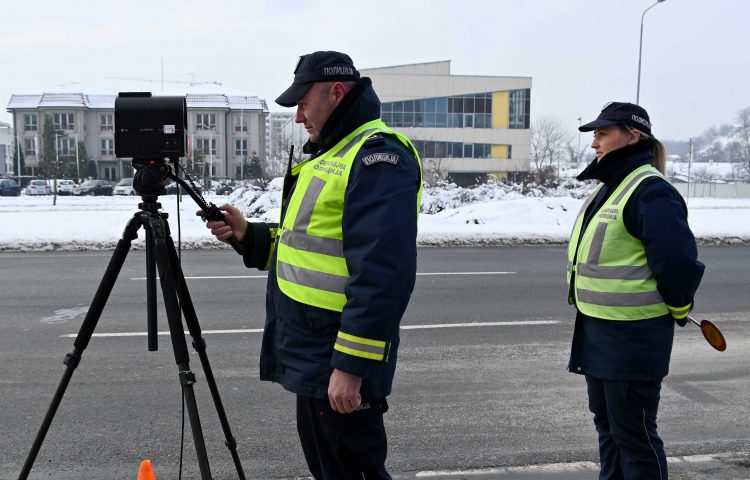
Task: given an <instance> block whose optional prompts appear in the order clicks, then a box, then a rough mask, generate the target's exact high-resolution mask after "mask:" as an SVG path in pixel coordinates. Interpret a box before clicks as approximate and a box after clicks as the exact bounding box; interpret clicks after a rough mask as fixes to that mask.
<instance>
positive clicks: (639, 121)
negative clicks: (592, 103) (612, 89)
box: [578, 102, 652, 136]
mask: <svg viewBox="0 0 750 480" xmlns="http://www.w3.org/2000/svg"><path fill="white" fill-rule="evenodd" d="M618 124H623V125H627V126H629V127H633V128H636V129H638V130H640V131H641V132H643V133H645V134H646V135H648V136H652V135H651V120H650V119H649V118H648V112H646V109H644V108H643V107H641V106H640V105H636V104H634V103H627V102H608V103H607V104H605V105H604V107H602V111H601V112H600V113H599V116H598V117H597V118H596V120H594V121H593V122H589V123H587V124H585V125H581V126H580V127H578V130H580V131H581V132H590V131H591V130H594V129H596V128H601V127H606V126H608V125H618Z"/></svg>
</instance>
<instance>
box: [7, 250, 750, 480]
mask: <svg viewBox="0 0 750 480" xmlns="http://www.w3.org/2000/svg"><path fill="white" fill-rule="evenodd" d="M700 253H701V258H702V260H703V261H704V263H706V265H707V272H706V275H705V277H704V281H703V285H702V287H701V289H700V291H699V294H698V296H697V298H696V305H697V307H696V310H695V315H696V316H698V317H705V318H710V319H712V320H715V321H716V323H717V324H719V325H720V327H721V328H722V330H723V331H724V333H725V336H726V337H727V339H728V342H729V347H728V349H727V351H726V352H724V353H718V352H716V351H714V350H712V349H711V348H710V347H709V346H708V345H707V344H706V343H705V341H704V340H703V337H702V336H701V335H700V332H699V330H698V329H697V328H695V327H691V326H688V327H685V328H683V329H678V331H677V335H676V341H675V347H674V350H673V355H672V369H671V370H672V371H671V374H670V376H669V377H668V378H667V379H666V381H665V384H664V388H663V390H662V403H661V409H660V419H659V425H660V433H661V435H662V437H663V439H664V441H665V444H666V445H667V449H668V455H670V456H672V457H682V456H691V457H688V458H700V457H695V455H703V454H725V455H727V456H729V457H730V458H731V459H732V461H731V462H733V463H732V466H733V468H735V470H733V471H732V472H733V473H725V474H724V475H725V476H723V477H722V476H721V474H719V473H716V472H718V470H711V472H713V473H708V474H706V475H707V476H700V475H698V474H695V475H694V476H679V475H681V474H680V473H679V472H680V469H681V468H683V467H682V466H681V465H682V464H673V472H674V477H675V478H681V479H682V478H685V479H687V478H694V479H698V478H712V479H718V478H726V479H730V478H731V479H733V480H736V479H738V478H749V477H750V468H748V465H750V461H749V460H748V459H749V458H750V456H749V455H748V452H750V427H749V426H748V417H749V416H750V415H748V414H749V413H750V403H749V402H748V392H750V375H749V369H748V367H749V365H750V361H749V360H750V353H748V352H750V294H749V293H748V292H750V289H748V278H750V247H747V246H735V247H702V248H701V252H700ZM110 257H111V252H91V253H34V254H0V369H2V371H1V372H0V406H2V408H0V426H2V428H3V434H2V435H0V478H3V479H6V478H16V476H17V475H18V472H19V471H20V468H21V465H22V464H23V461H24V459H25V458H26V455H27V453H28V451H29V449H30V447H31V444H32V442H33V439H34V437H35V435H36V432H37V430H38V428H39V426H40V425H41V422H42V418H43V416H44V414H45V412H46V409H47V407H48V405H49V404H50V401H51V399H52V395H53V393H54V391H55V389H56V388H57V384H58V382H59V380H60V378H61V376H62V374H63V371H64V369H65V367H64V365H63V364H62V360H63V358H64V357H65V354H66V353H67V352H69V351H71V350H72V346H73V340H74V339H73V338H71V337H70V336H69V335H71V334H72V335H73V336H75V334H76V333H77V332H78V329H79V327H80V326H81V323H82V320H83V318H84V316H85V312H86V309H87V307H88V305H89V304H90V302H91V300H92V298H93V296H94V292H95V291H96V288H97V286H98V285H99V282H100V280H101V278H102V275H103V273H104V270H105V268H106V265H107V263H108V261H109V259H110ZM564 257H565V255H564V251H563V249H562V248H559V247H550V248H546V247H529V248H522V247H517V248H450V249H420V250H419V271H420V276H419V277H418V279H417V286H416V289H415V292H414V295H413V297H412V301H411V304H410V305H409V308H408V310H407V314H406V316H405V318H404V319H403V322H402V327H403V330H402V347H401V349H400V352H399V367H398V371H397V376H396V381H395V385H394V394H393V395H392V396H391V397H390V399H389V403H390V404H391V410H390V411H389V413H388V414H387V415H386V422H387V428H388V430H389V446H390V454H389V457H388V466H389V469H390V470H391V471H392V473H394V474H395V476H396V477H398V478H414V477H415V476H416V474H417V472H423V474H425V475H429V472H426V471H431V472H432V475H433V476H438V475H439V474H438V473H437V472H438V471H441V470H447V471H453V472H454V474H453V475H454V476H447V475H449V474H448V473H446V474H445V475H446V476H444V477H440V478H465V477H464V476H461V474H457V473H455V471H457V470H465V471H470V472H475V473H476V472H482V471H484V472H492V471H496V472H499V471H500V470H501V469H504V468H505V467H513V466H526V465H539V464H552V463H561V462H562V463H569V462H583V463H582V464H583V465H585V464H591V463H590V462H595V461H596V460H597V454H596V446H597V445H596V438H595V434H594V429H593V425H592V423H591V414H590V413H589V412H588V411H587V408H586V395H585V382H584V380H583V378H582V377H580V376H577V375H573V374H570V373H568V372H567V371H566V365H567V358H568V350H569V342H570V338H571V333H572V326H573V325H572V324H573V321H572V318H573V312H572V310H571V309H570V307H568V306H567V305H566V304H565V294H566V292H565V285H564V282H565V279H564V266H565V259H564ZM144 258H145V255H144V254H143V252H140V251H139V252H136V251H134V252H131V253H130V255H129V257H128V259H127V261H126V263H125V265H124V267H123V270H122V272H121V274H120V276H119V278H118V281H117V283H116V284H115V287H114V290H113V292H112V295H111V297H110V299H109V300H108V302H107V306H106V308H105V310H104V313H103V315H102V317H101V320H100V322H99V324H98V326H97V328H96V330H95V334H96V335H99V334H104V333H121V334H125V335H124V336H118V337H109V336H104V337H102V336H95V337H94V338H92V340H91V342H90V344H89V346H88V348H87V349H86V351H85V353H84V356H83V361H82V362H81V365H80V367H79V368H78V369H77V370H76V371H75V373H74V375H73V379H72V382H71V384H70V386H69V387H68V389H67V392H66V393H65V396H64V398H63V400H62V403H61V406H60V409H59V410H58V412H57V414H56V416H55V419H54V422H53V423H52V426H51V428H50V431H49V433H48V434H47V437H46V439H45V441H44V444H43V446H42V449H41V451H40V454H39V457H38V458H37V460H36V463H35V468H34V470H33V472H32V474H31V476H30V478H35V479H41V478H44V479H60V480H61V479H66V480H69V479H79V478H80V479H94V478H96V479H114V478H123V479H124V478H134V477H135V475H136V472H137V468H138V463H139V461H140V460H141V459H143V458H150V459H151V460H152V461H153V463H154V465H155V468H156V473H157V478H159V479H160V480H162V479H164V478H177V465H178V460H179V456H180V429H181V418H182V417H181V398H180V386H179V382H178V378H177V368H176V366H175V361H174V356H173V353H172V350H171V345H170V342H169V337H168V336H160V337H159V341H160V345H159V346H160V349H159V351H158V352H148V351H147V348H146V337H144V336H142V335H134V334H142V332H144V331H145V325H146V321H145V318H146V308H145V281H144V280H143V277H144V276H145V268H144V264H145V260H144ZM183 269H184V271H185V274H186V276H188V277H189V279H188V286H189V288H190V293H191V295H192V299H193V303H194V304H195V307H196V310H197V313H198V318H199V319H200V323H201V326H202V328H203V329H204V331H205V332H206V335H205V336H206V339H207V342H208V356H209V359H210V362H211V366H212V367H213V370H214V374H215V376H216V379H217V382H218V386H219V390H220V392H221V396H222V400H223V402H224V405H225V408H226V411H227V415H228V418H229V423H230V425H231V428H232V430H233V433H234V434H235V436H236V438H237V441H238V452H239V456H240V458H241V459H242V463H243V466H244V469H245V472H246V474H247V477H248V478H293V477H296V476H304V475H306V473H307V471H306V468H305V465H304V462H303V460H302V453H301V450H300V448H299V445H298V440H297V438H296V429H295V424H294V398H293V395H291V394H289V393H287V392H285V391H284V390H283V389H281V388H280V387H279V386H278V385H273V384H268V383H266V382H260V381H259V380H258V374H257V359H258V354H259V348H260V338H261V336H260V335H261V334H260V333H257V332H256V330H259V329H261V328H262V327H263V317H264V314H263V308H264V307H263V298H264V286H265V280H264V278H262V277H263V274H262V273H261V274H259V273H258V272H257V271H251V270H246V269H244V268H243V267H242V266H241V262H239V258H238V257H237V256H236V255H235V254H234V253H233V252H231V251H229V250H220V251H218V250H217V251H185V252H183ZM248 276H250V277H255V276H258V277H261V278H248ZM196 277H200V278H196ZM162 308H163V307H162V306H161V305H160V310H159V312H160V318H159V322H160V324H159V329H160V330H164V331H166V330H167V326H166V318H165V315H164V314H163V309H162ZM467 324H468V325H467ZM226 330H234V332H223V331H226ZM210 331H217V333H209V332H210ZM191 366H192V367H193V369H194V370H195V371H196V373H197V375H198V383H197V384H196V385H195V392H196V396H197V403H198V409H199V412H200V415H201V423H202V425H203V432H204V435H205V438H206V445H207V448H208V454H209V459H210V461H211V468H212V472H213V474H214V477H215V478H236V474H234V466H233V464H232V462H231V458H230V456H229V454H228V451H227V449H226V447H225V446H224V436H223V433H222V430H221V427H220V425H219V422H218V417H217V415H216V412H215V410H214V407H213V402H212V400H211V397H210V395H209V393H208V388H207V385H206V382H205V381H204V377H203V376H202V370H203V369H202V368H201V366H200V362H199V359H198V356H197V355H196V354H191ZM587 462H588V463H587ZM731 462H730V463H731ZM184 463H185V465H184V468H183V478H199V473H198V468H197V462H196V454H195V449H194V448H193V442H192V436H191V433H190V427H189V424H188V425H187V426H186V445H185V453H184ZM571 465H575V464H571ZM706 465H708V464H706ZM711 468H712V467H711ZM706 469H707V471H709V470H710V467H706ZM584 470H585V469H584ZM584 470H581V472H583V471H584ZM581 472H579V473H572V474H569V475H570V476H561V475H558V476H556V477H554V478H558V479H562V478H566V479H568V478H571V479H572V478H590V479H593V478H596V474H595V473H593V472H592V471H587V472H586V473H581ZM737 472H739V473H737ZM524 475H525V474H522V473H518V474H516V476H513V475H512V474H507V475H506V474H504V473H497V475H494V476H491V477H489V476H488V477H487V478H503V479H504V478H518V479H521V478H553V477H547V476H536V477H531V476H524ZM701 475H702V474H701Z"/></svg>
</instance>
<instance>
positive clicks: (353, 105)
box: [302, 77, 380, 157]
mask: <svg viewBox="0 0 750 480" xmlns="http://www.w3.org/2000/svg"><path fill="white" fill-rule="evenodd" d="M377 118H380V99H379V98H378V96H377V94H376V93H375V90H374V89H373V88H372V81H371V80H370V79H369V78H368V77H363V78H362V79H361V80H360V81H359V83H358V84H357V86H356V87H354V88H353V89H352V90H351V91H349V93H348V94H347V95H346V96H345V97H344V99H343V100H342V101H341V103H339V104H338V106H337V107H336V109H335V110H334V111H333V112H332V113H331V116H330V117H328V120H327V121H326V124H325V125H324V126H323V129H322V130H321V132H320V141H319V142H318V143H312V142H310V141H309V140H308V141H307V143H305V145H304V146H303V147H302V151H303V152H304V153H307V154H312V155H313V156H314V157H317V156H318V155H321V154H322V153H324V152H325V151H327V150H328V149H330V148H331V147H333V146H334V145H336V144H337V143H338V142H339V141H340V140H341V139H342V138H344V137H346V136H347V135H349V134H350V133H351V132H353V131H354V130H356V129H357V127H359V126H360V125H363V124H365V123H367V122H370V121H372V120H375V119H377Z"/></svg>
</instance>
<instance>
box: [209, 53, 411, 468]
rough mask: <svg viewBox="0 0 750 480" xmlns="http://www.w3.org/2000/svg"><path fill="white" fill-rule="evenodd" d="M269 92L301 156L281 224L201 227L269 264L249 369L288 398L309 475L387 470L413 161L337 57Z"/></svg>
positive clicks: (303, 60)
mask: <svg viewBox="0 0 750 480" xmlns="http://www.w3.org/2000/svg"><path fill="white" fill-rule="evenodd" d="M276 102H277V103H278V104H279V105H282V106H285V107H292V106H295V105H296V106H297V114H296V117H295V121H296V122H297V123H301V124H303V125H304V127H305V129H306V130H307V132H308V134H309V136H310V138H309V141H308V142H307V143H306V144H305V146H304V151H305V153H309V154H311V158H310V159H309V160H307V161H305V162H302V163H300V164H299V165H296V166H295V167H294V168H293V169H291V172H290V174H287V176H286V178H285V179H284V189H283V192H282V196H283V200H282V212H281V221H280V226H279V228H278V229H276V225H273V224H267V223H248V222H247V221H246V220H245V218H244V217H243V216H242V214H241V213H240V212H239V210H237V209H236V208H234V207H232V206H230V205H225V206H223V207H222V209H223V210H224V211H225V212H226V213H225V221H226V223H225V222H209V223H208V224H207V225H208V228H210V229H211V233H213V234H214V235H216V237H217V238H218V239H219V240H226V239H227V238H229V237H230V236H232V235H234V236H235V237H236V238H237V239H238V240H240V241H241V242H242V244H243V245H244V249H245V253H244V256H243V258H244V262H245V265H246V266H247V267H255V268H260V269H268V270H269V275H268V288H267V293H266V325H265V330H264V335H263V345H262V350H261V359H260V378H261V380H270V381H274V382H278V383H280V384H281V385H282V386H283V387H284V388H285V389H287V390H289V391H291V392H293V393H296V394H297V430H298V432H299V436H300V440H301V443H302V449H303V451H304V454H305V459H306V460H307V464H308V466H309V468H310V471H311V472H312V474H313V475H314V476H315V478H316V479H346V480H349V479H353V478H365V479H382V478H391V477H390V475H388V473H387V472H386V469H385V466H384V462H385V457H386V435H385V429H384V426H383V413H384V412H385V411H386V410H387V409H388V406H387V403H386V396H387V395H388V394H389V393H390V392H391V384H392V382H393V374H394V371H395V368H396V357H397V352H398V345H399V322H400V320H401V317H402V315H403V313H404V310H405V309H406V306H407V304H408V302H409V297H410V295H411V291H412V289H413V287H414V281H415V276H416V257H417V251H416V235H417V215H418V211H419V202H420V197H421V190H422V179H421V166H420V163H419V157H418V155H417V152H416V150H415V148H414V146H413V145H412V144H411V142H410V141H409V140H408V139H407V138H406V137H405V136H403V135H401V134H399V133H396V132H394V131H393V130H391V129H390V128H389V127H388V126H387V125H386V124H385V123H383V122H382V120H380V100H379V99H378V97H377V95H376V94H375V91H374V90H373V88H372V86H371V81H370V79H369V78H366V77H362V78H360V74H359V72H358V71H357V70H356V69H355V68H354V65H353V63H352V61H351V59H350V58H349V56H347V55H345V54H342V53H339V52H330V51H327V52H315V53H311V54H309V55H304V56H302V57H300V60H299V62H298V64H297V68H296V69H295V71H294V82H293V84H292V85H291V86H290V87H289V88H288V89H287V90H286V91H285V92H284V93H282V94H281V96H279V98H277V99H276Z"/></svg>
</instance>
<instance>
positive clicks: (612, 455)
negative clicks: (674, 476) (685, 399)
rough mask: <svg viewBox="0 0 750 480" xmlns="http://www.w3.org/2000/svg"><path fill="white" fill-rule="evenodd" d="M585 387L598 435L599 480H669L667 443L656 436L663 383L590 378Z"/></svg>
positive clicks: (588, 377) (587, 379)
mask: <svg viewBox="0 0 750 480" xmlns="http://www.w3.org/2000/svg"><path fill="white" fill-rule="evenodd" d="M586 384H587V385H588V394H589V409H590V410H591V412H592V413H593V414H594V425H595V426H596V431H597V432H598V433H599V459H600V463H601V472H600V473H599V480H636V479H638V480H667V458H666V455H665V453H664V444H663V442H662V441H661V439H660V438H659V435H658V434H657V433H656V412H657V410H658V409H659V391H660V390H661V381H655V382H620V381H610V380H601V379H599V378H594V377H590V376H588V375H587V376H586Z"/></svg>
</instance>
